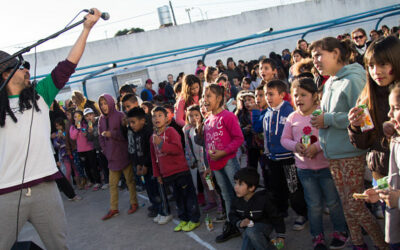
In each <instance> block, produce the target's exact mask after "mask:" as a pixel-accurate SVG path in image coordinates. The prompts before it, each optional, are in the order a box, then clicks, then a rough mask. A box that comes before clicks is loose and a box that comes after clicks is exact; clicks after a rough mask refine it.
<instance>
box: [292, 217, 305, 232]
mask: <svg viewBox="0 0 400 250" xmlns="http://www.w3.org/2000/svg"><path fill="white" fill-rule="evenodd" d="M306 223H307V219H306V218H305V217H304V216H298V217H297V218H296V220H295V221H294V224H293V227H292V229H293V230H294V231H301V230H303V229H304V227H305V226H306Z"/></svg>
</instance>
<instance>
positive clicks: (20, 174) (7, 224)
mask: <svg viewBox="0 0 400 250" xmlns="http://www.w3.org/2000/svg"><path fill="white" fill-rule="evenodd" d="M93 11H94V14H93V15H91V14H90V15H87V16H86V20H85V22H84V24H83V31H82V33H81V34H80V36H79V38H78V40H77V41H76V43H75V45H74V46H73V47H72V49H71V51H70V53H69V55H68V57H67V59H66V60H65V61H62V62H60V63H58V65H57V66H56V67H55V68H54V69H53V71H52V72H51V74H49V75H48V76H47V77H46V78H44V79H43V80H41V81H39V82H38V84H37V85H33V86H32V85H30V82H29V78H30V74H29V70H28V69H27V68H23V67H20V68H19V69H17V71H16V72H15V74H14V75H13V77H12V78H11V79H10V81H9V82H8V84H7V85H6V86H5V87H4V88H3V90H1V92H0V211H1V213H2V215H1V216H0V235H1V237H0V249H10V248H11V246H12V245H13V243H14V242H15V241H16V238H15V235H16V233H17V232H18V233H19V230H20V229H21V228H22V227H23V225H24V224H25V222H26V221H29V222H31V223H32V224H33V226H34V227H35V228H36V230H37V231H38V233H39V236H40V238H41V240H42V241H43V243H44V245H45V246H46V248H47V249H68V247H67V237H66V234H67V225H66V219H65V213H64V206H63V204H62V200H61V196H60V193H59V191H58V189H57V185H56V184H55V182H54V180H55V179H57V178H59V171H58V169H57V166H56V163H55V161H54V158H53V152H52V148H51V143H50V118H49V107H50V105H51V103H52V102H53V100H54V99H55V96H56V95H57V93H58V92H59V90H60V89H62V88H63V87H64V85H65V83H66V82H67V81H68V79H69V77H70V76H71V75H72V73H73V72H74V71H75V68H76V65H77V64H78V62H79V60H80V58H81V56H82V54H83V51H84V49H85V45H86V40H87V37H88V35H89V32H90V30H91V29H92V27H93V26H94V24H95V23H96V22H97V20H98V19H99V17H100V15H101V13H100V12H99V11H98V10H97V9H93ZM8 56H9V55H8V54H7V53H6V52H3V51H0V59H4V58H7V57H8ZM16 64H17V61H16V60H15V59H12V60H10V61H7V62H5V63H3V64H1V65H0V74H1V75H0V83H3V82H4V81H5V80H6V79H7V78H8V76H9V75H10V73H11V71H12V69H13V68H14V67H15V66H16ZM18 208H19V209H18ZM17 221H18V228H17Z"/></svg>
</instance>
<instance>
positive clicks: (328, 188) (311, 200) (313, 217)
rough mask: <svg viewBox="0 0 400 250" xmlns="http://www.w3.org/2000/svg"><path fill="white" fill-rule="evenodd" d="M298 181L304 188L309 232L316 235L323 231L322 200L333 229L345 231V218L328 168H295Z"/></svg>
mask: <svg viewBox="0 0 400 250" xmlns="http://www.w3.org/2000/svg"><path fill="white" fill-rule="evenodd" d="M297 174H298V176H299V179H300V182H301V184H302V185H303V188H304V198H305V200H306V203H307V208H308V209H307V210H308V219H309V221H310V233H311V235H312V236H317V235H319V234H321V233H324V228H323V225H322V214H323V204H324V203H323V201H325V204H326V206H327V207H328V208H329V214H330V219H331V223H332V224H333V229H334V231H338V232H346V231H347V228H346V220H345V218H344V214H343V208H342V203H341V202H340V198H339V195H338V193H337V190H336V186H335V183H334V181H333V179H332V175H331V172H330V171H329V168H323V169H319V170H311V169H300V168H298V169H297Z"/></svg>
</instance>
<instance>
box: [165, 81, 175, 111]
mask: <svg viewBox="0 0 400 250" xmlns="http://www.w3.org/2000/svg"><path fill="white" fill-rule="evenodd" d="M174 84H175V82H174V77H173V76H172V75H171V74H169V75H168V82H167V84H166V85H165V97H166V98H167V101H168V102H169V103H172V104H173V103H175V92H174Z"/></svg>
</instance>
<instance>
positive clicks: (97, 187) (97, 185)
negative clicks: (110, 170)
mask: <svg viewBox="0 0 400 250" xmlns="http://www.w3.org/2000/svg"><path fill="white" fill-rule="evenodd" d="M100 187H101V184H100V183H96V184H94V185H93V189H92V190H93V191H97V190H99V189H100Z"/></svg>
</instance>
